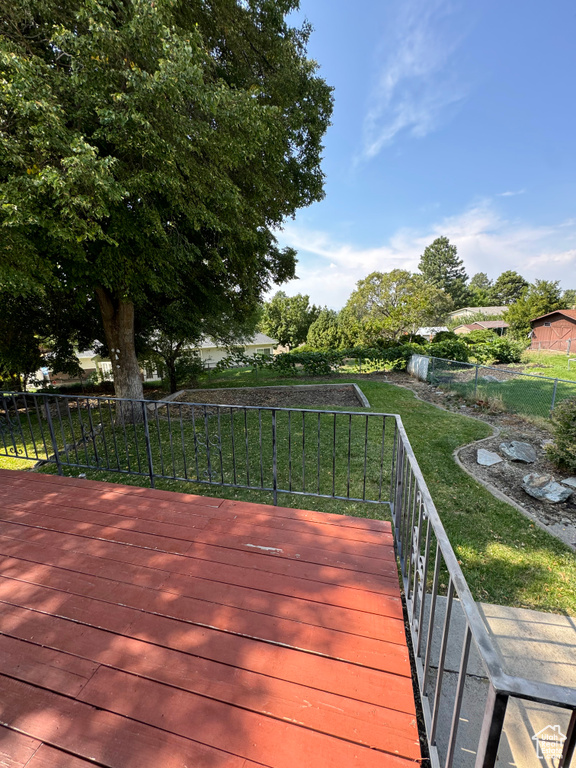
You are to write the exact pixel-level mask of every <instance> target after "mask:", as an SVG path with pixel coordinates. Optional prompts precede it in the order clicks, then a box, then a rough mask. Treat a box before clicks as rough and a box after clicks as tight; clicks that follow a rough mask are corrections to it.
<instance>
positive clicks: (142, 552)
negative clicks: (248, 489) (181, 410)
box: [0, 523, 397, 594]
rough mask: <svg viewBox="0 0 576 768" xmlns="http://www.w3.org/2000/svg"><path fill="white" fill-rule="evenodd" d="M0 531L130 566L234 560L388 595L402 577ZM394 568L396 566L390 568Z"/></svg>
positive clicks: (181, 567) (0, 526) (187, 566)
mask: <svg viewBox="0 0 576 768" xmlns="http://www.w3.org/2000/svg"><path fill="white" fill-rule="evenodd" d="M0 536H2V537H6V538H8V539H13V540H18V541H28V542H30V543H31V544H38V545H39V546H43V547H47V548H48V549H50V548H52V547H53V548H55V549H59V550H63V551H64V552H78V553H82V554H86V555H92V556H94V557H98V558H101V559H103V560H108V561H112V562H116V563H123V564H126V565H135V566H144V567H146V568H150V569H158V570H162V571H168V572H171V573H181V574H184V575H189V574H190V573H191V572H192V571H193V570H194V568H195V567H196V563H197V561H201V562H202V563H203V565H204V568H213V569H217V568H218V567H219V566H220V565H232V566H235V567H241V568H248V569H253V570H256V571H258V572H259V573H260V578H261V579H265V578H267V577H268V574H276V575H278V576H295V577H298V578H302V579H309V580H311V581H317V582H321V583H324V584H340V585H342V586H343V587H350V588H352V589H362V590H370V591H372V592H374V593H377V594H382V593H385V594H389V588H390V584H393V589H394V594H397V590H396V587H397V577H396V576H395V575H394V576H393V575H392V574H391V573H390V574H389V575H387V576H381V577H378V576H376V575H375V574H369V573H361V572H359V571H352V570H350V569H341V568H336V567H332V566H327V565H319V564H316V563H306V562H302V561H298V559H297V558H295V559H294V560H288V559H283V558H273V557H268V556H267V555H265V554H262V553H260V552H257V551H252V552H240V551H238V550H233V549H227V548H226V547H213V546H206V545H201V544H198V545H196V546H195V547H194V550H193V552H186V553H185V556H184V557H180V556H179V555H176V554H174V553H172V552H159V551H157V550H150V549H144V548H140V547H127V546H124V545H122V544H119V543H117V542H113V541H104V540H102V539H100V540H99V539H89V538H87V537H82V536H73V535H71V534H63V533H57V532H54V533H53V532H51V531H47V530H44V531H43V530H41V529H36V530H34V529H32V531H29V530H27V529H26V527H25V526H21V525H17V524H14V523H0ZM390 570H392V569H390Z"/></svg>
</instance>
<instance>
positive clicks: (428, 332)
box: [416, 325, 448, 336]
mask: <svg viewBox="0 0 576 768" xmlns="http://www.w3.org/2000/svg"><path fill="white" fill-rule="evenodd" d="M447 330H448V328H447V326H445V325H430V326H428V325H425V326H423V327H422V328H418V330H417V331H416V335H417V336H434V334H436V333H440V332H441V331H447Z"/></svg>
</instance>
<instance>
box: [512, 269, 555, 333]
mask: <svg viewBox="0 0 576 768" xmlns="http://www.w3.org/2000/svg"><path fill="white" fill-rule="evenodd" d="M563 308H564V302H563V301H562V291H561V290H560V283H559V281H558V280H556V281H551V280H536V281H535V282H534V284H533V285H529V286H528V288H526V290H525V291H524V293H523V294H522V296H521V297H520V298H519V299H518V300H517V301H515V302H514V304H512V305H511V306H510V307H509V308H508V310H507V311H506V312H505V314H504V320H506V322H507V323H509V324H510V333H511V334H512V335H513V336H515V337H516V338H518V339H521V340H525V339H526V338H527V336H528V334H529V333H530V328H531V325H530V321H531V320H534V319H535V318H536V317H540V316H541V315H545V314H546V313H547V312H553V311H554V310H555V309H563Z"/></svg>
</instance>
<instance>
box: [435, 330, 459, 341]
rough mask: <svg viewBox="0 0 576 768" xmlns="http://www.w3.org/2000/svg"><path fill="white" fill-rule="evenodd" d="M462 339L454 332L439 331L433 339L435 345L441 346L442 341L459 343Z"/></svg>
mask: <svg viewBox="0 0 576 768" xmlns="http://www.w3.org/2000/svg"><path fill="white" fill-rule="evenodd" d="M458 339H460V337H459V336H458V334H456V333H454V331H438V333H437V334H436V335H435V336H434V338H433V339H432V342H433V343H434V344H439V343H440V342H441V341H457V340H458Z"/></svg>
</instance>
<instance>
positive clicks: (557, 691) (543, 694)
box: [397, 416, 576, 709]
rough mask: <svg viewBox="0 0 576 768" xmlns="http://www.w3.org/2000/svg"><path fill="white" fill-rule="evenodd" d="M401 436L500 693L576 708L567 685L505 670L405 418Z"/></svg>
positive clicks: (574, 693) (575, 697)
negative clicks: (455, 550) (512, 673)
mask: <svg viewBox="0 0 576 768" xmlns="http://www.w3.org/2000/svg"><path fill="white" fill-rule="evenodd" d="M397 424H398V431H399V435H400V437H401V439H402V442H403V443H404V450H405V453H406V457H407V459H408V461H409V462H410V467H411V469H412V472H413V473H414V477H415V478H416V481H417V484H418V489H419V490H420V493H421V495H422V500H423V502H424V506H425V508H426V511H427V514H428V516H429V519H430V521H431V523H432V527H433V530H434V535H435V536H436V541H437V542H438V545H439V547H440V550H441V552H442V557H443V559H444V562H445V564H446V567H447V568H448V572H449V574H450V578H451V579H452V582H453V584H454V587H455V589H456V592H457V595H458V598H459V600H460V603H461V606H462V608H463V610H464V613H465V616H466V620H467V622H468V625H469V627H470V630H471V632H472V636H473V637H474V640H475V642H476V644H477V647H478V650H479V652H480V657H481V659H482V661H483V663H484V666H485V668H486V671H487V672H488V676H489V677H490V680H491V682H492V684H493V686H494V688H495V689H496V690H497V691H498V692H499V693H504V694H508V695H511V696H520V697H521V698H525V699H529V700H531V701H538V702H542V703H554V704H555V705H557V706H560V707H565V708H568V709H574V708H576V689H574V688H568V687H567V686H563V685H553V684H550V683H541V682H538V681H533V680H528V679H526V678H520V677H515V676H512V675H508V674H507V673H506V672H504V671H503V669H502V664H503V660H502V658H501V656H500V654H499V653H498V651H497V650H496V647H495V645H494V643H493V640H492V638H491V636H490V633H489V632H488V628H487V627H486V624H485V623H484V620H483V619H482V617H481V616H480V612H479V610H478V606H477V605H476V601H475V600H474V598H473V597H472V593H471V592H470V588H469V586H468V584H467V582H466V579H465V577H464V574H463V573H462V569H461V568H460V565H459V564H458V559H457V557H456V554H455V552H454V550H453V549H452V546H451V544H450V540H449V539H448V535H447V533H446V530H445V529H444V526H443V524H442V521H441V520H440V516H439V514H438V510H437V509H436V505H435V504H434V502H433V500H432V496H431V495H430V491H429V490H428V486H427V485H426V481H425V480H424V476H423V475H422V471H421V469H420V467H419V466H418V462H417V460H416V456H415V454H414V451H413V449H412V446H411V445H410V441H409V440H408V435H407V434H406V430H405V429H404V425H403V423H402V419H401V418H400V416H398V417H397Z"/></svg>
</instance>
